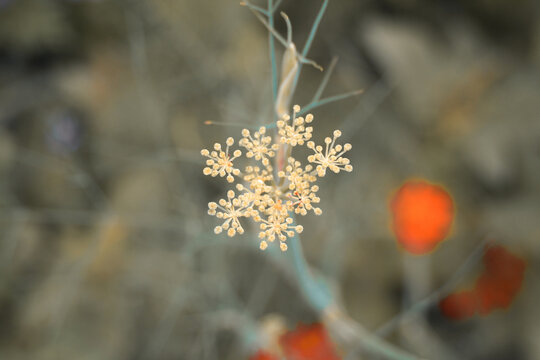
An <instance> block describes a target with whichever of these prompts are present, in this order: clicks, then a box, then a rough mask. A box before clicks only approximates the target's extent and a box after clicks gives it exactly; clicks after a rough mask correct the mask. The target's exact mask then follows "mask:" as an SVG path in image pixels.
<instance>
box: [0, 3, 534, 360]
mask: <svg viewBox="0 0 540 360" xmlns="http://www.w3.org/2000/svg"><path fill="white" fill-rule="evenodd" d="M253 2H255V0H253ZM257 3H260V4H262V5H264V1H260V2H257ZM319 6H320V2H319V1H315V0H294V1H293V0H283V2H282V3H281V9H282V10H284V11H285V12H286V13H287V14H288V15H289V17H290V19H291V22H292V24H293V34H294V41H295V42H296V43H297V44H299V45H302V44H303V42H304V41H305V39H306V37H307V32H308V31H309V28H310V26H311V23H312V21H313V19H314V17H315V15H316V13H317V11H318V8H319ZM539 24H540V9H539V5H538V2H537V1H535V0H519V1H503V0H499V1H469V0H459V1H455V0H440V1H432V0H407V1H403V0H380V1H379V0H378V1H370V0H361V1H337V0H335V1H330V5H329V7H328V10H327V13H326V15H325V17H324V19H323V21H322V22H321V25H320V28H319V31H318V33H317V37H316V38H315V41H314V44H313V48H312V51H311V52H310V54H309V58H310V59H314V60H315V61H316V62H317V63H318V64H321V65H323V66H324V67H325V68H327V67H328V64H329V63H330V62H331V59H332V57H333V56H339V62H338V63H337V65H336V68H335V71H334V74H333V76H332V78H331V79H330V82H329V83H328V87H327V89H326V90H325V96H326V95H328V96H330V95H333V94H338V93H342V92H343V91H349V90H355V89H359V88H362V89H364V90H365V92H364V94H363V95H360V96H358V97H352V98H349V99H347V100H344V101H342V102H339V103H333V104H330V105H326V106H323V107H320V108H318V109H315V110H314V111H313V112H314V115H315V118H316V119H324V121H322V120H321V122H320V123H317V126H318V129H319V130H318V134H326V133H330V132H331V131H332V130H334V129H340V130H341V131H342V132H343V134H344V135H343V137H344V138H345V139H343V142H349V143H351V144H353V149H352V150H351V152H350V156H348V158H350V159H351V164H352V165H353V166H354V168H355V171H354V172H353V173H351V174H348V175H349V176H341V177H338V178H332V179H331V180H329V179H327V178H325V179H324V181H323V182H325V183H324V184H321V191H320V192H319V193H318V196H320V198H321V207H323V208H324V209H325V217H324V219H323V220H320V219H321V218H315V217H314V216H306V218H305V223H303V225H304V228H305V230H304V232H303V233H302V242H303V244H304V245H305V253H306V257H307V259H308V261H309V263H310V264H311V265H312V266H313V268H314V269H315V270H314V271H315V273H316V275H317V276H318V277H320V278H321V279H324V281H325V282H326V283H327V284H328V287H329V289H330V290H331V291H332V292H333V293H334V294H336V295H337V297H338V298H339V300H340V302H341V304H342V305H343V307H345V308H346V309H347V310H348V312H349V313H350V314H351V316H352V317H353V318H354V319H355V320H356V321H358V322H360V323H362V324H363V325H365V326H366V327H367V328H368V329H369V330H374V329H376V328H377V326H379V325H380V324H383V323H385V322H386V321H387V320H389V319H391V318H392V317H393V316H394V315H396V314H397V313H399V312H400V311H402V310H403V309H404V308H407V307H408V306H409V305H410V304H413V303H415V302H416V301H418V300H419V299H422V298H423V297H424V296H427V295H428V294H430V293H432V292H433V291H435V290H436V289H437V288H439V287H440V286H441V285H443V284H445V283H446V281H447V280H448V279H449V278H451V277H452V276H453V274H455V273H456V271H457V270H458V269H459V268H460V265H461V264H462V263H463V261H464V260H465V258H466V257H467V256H468V255H469V254H470V253H471V252H472V251H473V249H475V248H476V247H477V245H478V244H479V243H480V242H481V241H482V240H483V239H485V238H494V239H497V241H498V242H500V243H501V244H503V245H504V247H505V248H506V249H508V250H507V251H508V252H509V253H510V254H523V256H524V261H526V262H527V270H526V273H525V275H524V277H523V281H522V282H521V281H519V285H520V286H517V283H518V281H516V282H514V281H513V280H514V277H515V278H516V279H518V278H519V279H521V275H519V274H517V273H516V274H517V275H516V274H514V275H512V276H511V277H512V281H508V284H509V283H512V284H513V285H512V286H510V285H509V288H511V289H510V290H511V291H509V293H508V294H510V293H512V294H511V295H512V296H510V295H508V297H505V298H504V299H503V300H504V302H505V304H506V302H508V301H507V300H510V303H511V304H510V306H508V307H507V310H506V311H488V310H486V311H485V312H488V313H489V315H487V316H474V317H471V318H469V319H467V320H466V321H453V320H452V319H449V318H447V317H445V316H443V313H442V312H441V311H440V309H439V307H438V304H437V303H434V304H432V306H431V307H429V309H428V311H426V312H422V313H421V314H419V315H418V317H415V318H414V319H411V320H410V321H409V322H408V323H405V324H403V326H401V327H400V328H399V329H397V331H395V332H394V333H393V334H392V335H391V336H392V337H390V340H391V341H393V342H394V343H399V344H400V345H402V346H403V347H404V348H406V349H408V350H410V351H411V352H413V353H415V354H418V355H419V356H422V357H423V358H430V359H463V358H466V359H518V360H519V359H536V358H539V357H540V346H539V344H538V341H537V339H538V338H539V337H540V321H539V319H538V315H537V314H538V311H537V307H538V304H537V303H538V301H537V299H538V296H539V294H540V282H538V281H536V279H537V278H538V275H539V272H540V269H539V266H538V258H539V257H540V242H539V240H540V227H539V226H538V219H540V121H539V119H538V114H539V113H540V102H539V101H538V99H539V94H540V80H539V79H540V71H539V69H540V25H539ZM276 28H277V29H278V30H279V31H281V32H282V33H284V32H285V24H284V22H283V21H281V19H276ZM267 41H268V33H267V30H266V29H265V27H264V26H263V25H262V24H260V22H258V20H257V19H256V18H255V17H254V16H253V14H252V13H250V11H249V10H247V9H246V8H245V7H240V6H239V5H238V1H233V0H230V1H223V0H222V1H215V0H198V1H188V0H155V1H154V0H153V1H139V0H120V1H84V0H80V1H68V0H49V1H43V0H11V1H9V0H0V229H1V231H0V324H1V325H0V358H1V359H14V360H26V359H51V360H52V359H54V360H63V359H100V360H101V359H115V360H116V359H197V360H200V359H220V360H223V359H234V360H237V359H242V358H248V357H249V356H250V355H251V354H253V353H254V352H255V351H256V350H257V349H254V348H252V347H251V345H250V344H246V341H247V340H246V339H249V338H250V336H253V337H257V339H259V340H260V339H265V338H266V339H267V341H268V342H272V340H271V339H273V338H275V337H276V336H271V335H269V333H268V332H266V328H265V327H264V326H263V325H264V324H263V323H261V319H263V318H266V317H267V316H268V315H269V314H274V316H278V317H279V318H280V319H281V321H282V322H284V325H283V326H285V327H286V328H288V329H293V328H294V327H295V326H296V324H297V323H299V322H303V323H306V324H311V323H315V322H319V321H320V319H318V318H317V316H316V314H315V312H314V311H313V310H312V309H311V308H309V306H308V305H307V303H306V301H305V299H304V298H303V297H302V296H301V294H300V291H299V290H298V288H297V284H296V283H295V280H294V277H293V276H292V274H291V273H290V271H289V270H288V269H289V268H288V267H287V266H285V265H284V263H285V262H287V257H286V256H282V255H281V254H273V253H272V252H269V251H267V252H265V253H261V252H260V250H259V248H258V240H257V238H256V231H254V230H256V229H246V232H245V234H244V235H242V236H237V237H235V238H234V239H229V238H227V237H226V236H216V235H215V234H213V232H212V228H213V226H215V224H213V221H212V219H211V218H210V217H209V216H207V215H206V211H207V204H208V202H209V201H211V200H212V199H215V198H219V197H223V196H224V194H226V190H227V188H226V187H224V186H222V183H221V182H217V181H214V180H215V179H210V178H206V177H204V175H203V173H202V169H203V167H204V159H203V158H202V157H201V156H200V154H199V149H201V148H204V147H205V146H208V144H213V143H214V142H218V141H222V139H225V138H227V137H228V136H231V135H235V134H237V133H238V131H239V128H238V123H240V124H248V125H250V126H259V125H261V124H266V123H268V122H269V120H271V113H272V109H273V104H272V92H271V86H270V71H269V69H270V65H269V60H268V43H267ZM282 50H283V49H282V48H278V57H280V56H281V55H282ZM322 76H323V74H321V73H320V72H319V71H318V70H316V69H312V68H310V67H308V66H305V67H304V68H303V70H302V77H301V79H300V82H299V84H298V93H297V96H296V98H295V99H294V101H293V103H299V104H301V105H304V104H307V103H309V101H310V99H311V97H312V96H313V93H314V92H315V91H316V89H317V86H318V84H319V83H320V81H321V79H322ZM207 120H211V121H213V122H220V123H225V124H228V125H229V126H219V125H205V121H207ZM314 140H315V141H317V142H321V141H322V140H323V139H322V138H317V136H315V139H314ZM414 177H416V178H425V179H429V180H430V181H433V182H435V183H438V184H442V185H444V187H445V188H446V190H447V191H448V192H449V193H450V194H452V198H453V201H454V205H455V218H454V226H453V228H452V231H451V234H450V235H449V237H448V238H447V239H446V240H445V241H444V242H442V243H441V244H440V246H438V247H437V248H436V251H433V252H431V253H429V254H427V255H424V256H422V257H414V258H413V257H411V256H409V255H406V254H404V252H403V251H401V250H400V249H399V247H397V246H396V244H395V237H394V234H393V232H392V231H391V226H390V225H391V214H390V212H389V210H388V200H389V198H388V196H389V194H391V193H392V191H393V190H394V189H396V188H398V187H399V186H400V185H401V184H403V182H404V181H405V180H406V179H409V178H414ZM274 255H276V256H274ZM487 267H488V266H487V265H486V270H487ZM482 269H483V264H482V263H481V261H480V262H477V263H476V264H473V265H472V266H471V267H470V270H469V272H468V273H467V274H464V275H463V276H462V277H461V282H460V283H459V286H458V287H457V288H455V289H452V291H453V292H457V291H460V290H461V289H462V288H461V286H463V289H472V288H474V287H475V286H477V285H478V284H476V285H475V282H474V281H475V279H479V282H480V279H481V278H482V276H484V275H479V276H480V278H478V274H484V273H482ZM511 273H512V271H510V272H508V273H506V274H507V275H504V274H499V275H500V276H499V275H497V277H496V278H497V279H500V278H501V277H502V278H504V279H507V278H506V276H510V275H508V274H511ZM489 274H493V272H489ZM512 274H513V273H512ZM518 275H519V276H518ZM486 276H488V275H486ZM488 277H489V281H488V280H486V281H485V286H484V285H482V286H481V287H483V288H485V289H487V292H485V293H483V294H493V292H492V291H491V290H492V289H493V288H494V287H496V286H494V285H493V284H495V283H496V281H492V280H493V279H494V277H493V276H492V275H489V276H488ZM486 279H487V278H486ZM508 279H509V278H508ZM497 283H498V282H497ZM482 284H484V282H482ZM492 285H493V286H492ZM505 288H506V285H505ZM517 288H519V292H517V290H518V289H517ZM514 293H516V294H514ZM514 295H516V296H514ZM505 296H506V295H505ZM488 298H489V299H491V300H490V301H492V302H490V304H491V305H493V306H495V305H494V304H495V303H496V302H497V301H498V300H497V299H498V298H497V299H496V298H495V297H491V295H490V296H488ZM462 300H463V299H461V300H460V301H458V302H462ZM493 301H494V302H493ZM464 302H465V303H467V302H468V300H467V299H465V301H464ZM488 302H489V301H488ZM488 307H489V306H488ZM495 307H497V308H498V307H499V306H495ZM474 309H476V310H475V311H479V312H480V310H478V308H476V307H475V308H474ZM486 309H487V308H486ZM489 309H490V310H491V309H494V308H493V307H489ZM470 312H471V310H468V312H467V314H466V315H467V316H464V317H467V318H468V314H469V313H470ZM275 314H277V315H275ZM259 333H261V334H262V335H261V334H259ZM259 335H260V336H259ZM274 335H275V334H274ZM336 346H339V344H336Z"/></svg>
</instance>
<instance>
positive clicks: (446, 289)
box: [375, 238, 489, 337]
mask: <svg viewBox="0 0 540 360" xmlns="http://www.w3.org/2000/svg"><path fill="white" fill-rule="evenodd" d="M488 242H489V239H488V238H486V239H484V240H482V241H481V242H480V244H478V246H477V247H476V248H475V249H474V250H473V252H472V253H471V254H470V255H469V257H468V258H467V259H466V260H465V261H464V262H463V264H461V266H460V267H459V268H458V269H457V270H456V272H454V274H453V275H452V277H450V279H449V280H448V281H447V282H446V283H444V284H443V285H442V286H441V287H440V288H439V289H437V290H436V291H434V292H433V293H431V294H430V295H429V296H427V297H426V298H424V299H423V300H421V301H419V302H417V303H416V304H414V305H412V306H411V307H410V308H409V309H407V310H405V311H404V312H402V313H400V314H399V315H397V316H396V317H394V318H393V319H392V320H390V321H389V322H387V323H385V324H383V325H382V326H380V327H379V328H378V329H377V330H376V331H375V334H377V335H379V336H382V337H385V336H387V335H388V334H389V333H391V332H392V331H393V330H394V329H395V328H396V327H397V326H399V325H400V324H401V323H402V322H403V321H405V320H407V319H409V318H410V317H412V316H414V315H416V314H418V313H421V312H423V311H425V310H426V309H427V308H428V307H429V306H430V305H431V304H434V303H435V302H437V301H439V300H440V299H442V298H443V297H444V296H446V295H448V294H449V293H450V292H451V291H452V290H453V289H455V287H456V286H457V284H458V283H459V282H460V281H461V279H462V278H463V277H464V276H465V275H466V274H467V273H469V272H470V270H471V269H472V267H473V266H475V265H476V264H477V263H478V260H479V259H480V258H481V256H482V254H483V253H484V246H485V245H486V244H487V243H488Z"/></svg>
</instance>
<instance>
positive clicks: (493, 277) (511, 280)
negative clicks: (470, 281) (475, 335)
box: [475, 246, 526, 315]
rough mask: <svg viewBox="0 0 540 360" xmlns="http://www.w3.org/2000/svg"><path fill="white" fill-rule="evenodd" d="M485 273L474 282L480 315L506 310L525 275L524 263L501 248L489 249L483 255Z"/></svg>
mask: <svg viewBox="0 0 540 360" xmlns="http://www.w3.org/2000/svg"><path fill="white" fill-rule="evenodd" d="M483 260H484V265H485V268H486V269H485V271H484V273H483V274H482V275H481V276H480V277H479V278H478V280H477V281H476V286H475V291H476V293H477V296H478V299H479V309H478V311H479V312H480V314H483V315H485V314H489V313H490V312H491V311H493V310H495V309H506V308H508V307H509V306H510V304H511V303H512V301H513V299H514V298H515V296H516V295H517V293H518V292H519V290H520V288H521V285H522V283H523V277H524V275H525V267H526V265H525V261H524V260H523V259H521V258H519V257H517V256H515V255H513V254H511V253H510V252H509V251H508V250H506V249H505V248H503V247H502V246H494V247H490V248H488V249H487V250H486V253H485V254H484V259H483Z"/></svg>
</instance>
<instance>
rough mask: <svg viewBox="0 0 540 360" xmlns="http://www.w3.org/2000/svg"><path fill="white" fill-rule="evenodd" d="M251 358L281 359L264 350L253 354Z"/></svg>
mask: <svg viewBox="0 0 540 360" xmlns="http://www.w3.org/2000/svg"><path fill="white" fill-rule="evenodd" d="M249 360H279V359H278V358H277V357H275V356H274V355H272V354H270V353H268V352H266V351H264V350H259V351H257V352H256V353H255V354H253V355H251V356H250V357H249Z"/></svg>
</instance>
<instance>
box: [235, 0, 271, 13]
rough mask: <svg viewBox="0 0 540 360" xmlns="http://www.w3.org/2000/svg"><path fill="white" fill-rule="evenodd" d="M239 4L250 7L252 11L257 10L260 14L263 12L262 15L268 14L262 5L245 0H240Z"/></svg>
mask: <svg viewBox="0 0 540 360" xmlns="http://www.w3.org/2000/svg"><path fill="white" fill-rule="evenodd" d="M269 1H272V0H269ZM240 5H241V6H247V7H248V8H250V9H251V10H253V11H258V12H260V13H261V14H263V15H264V16H269V12H268V10H266V9H263V8H262V7H260V6H257V5H253V4H252V3H250V2H249V1H247V0H244V1H241V2H240Z"/></svg>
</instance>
